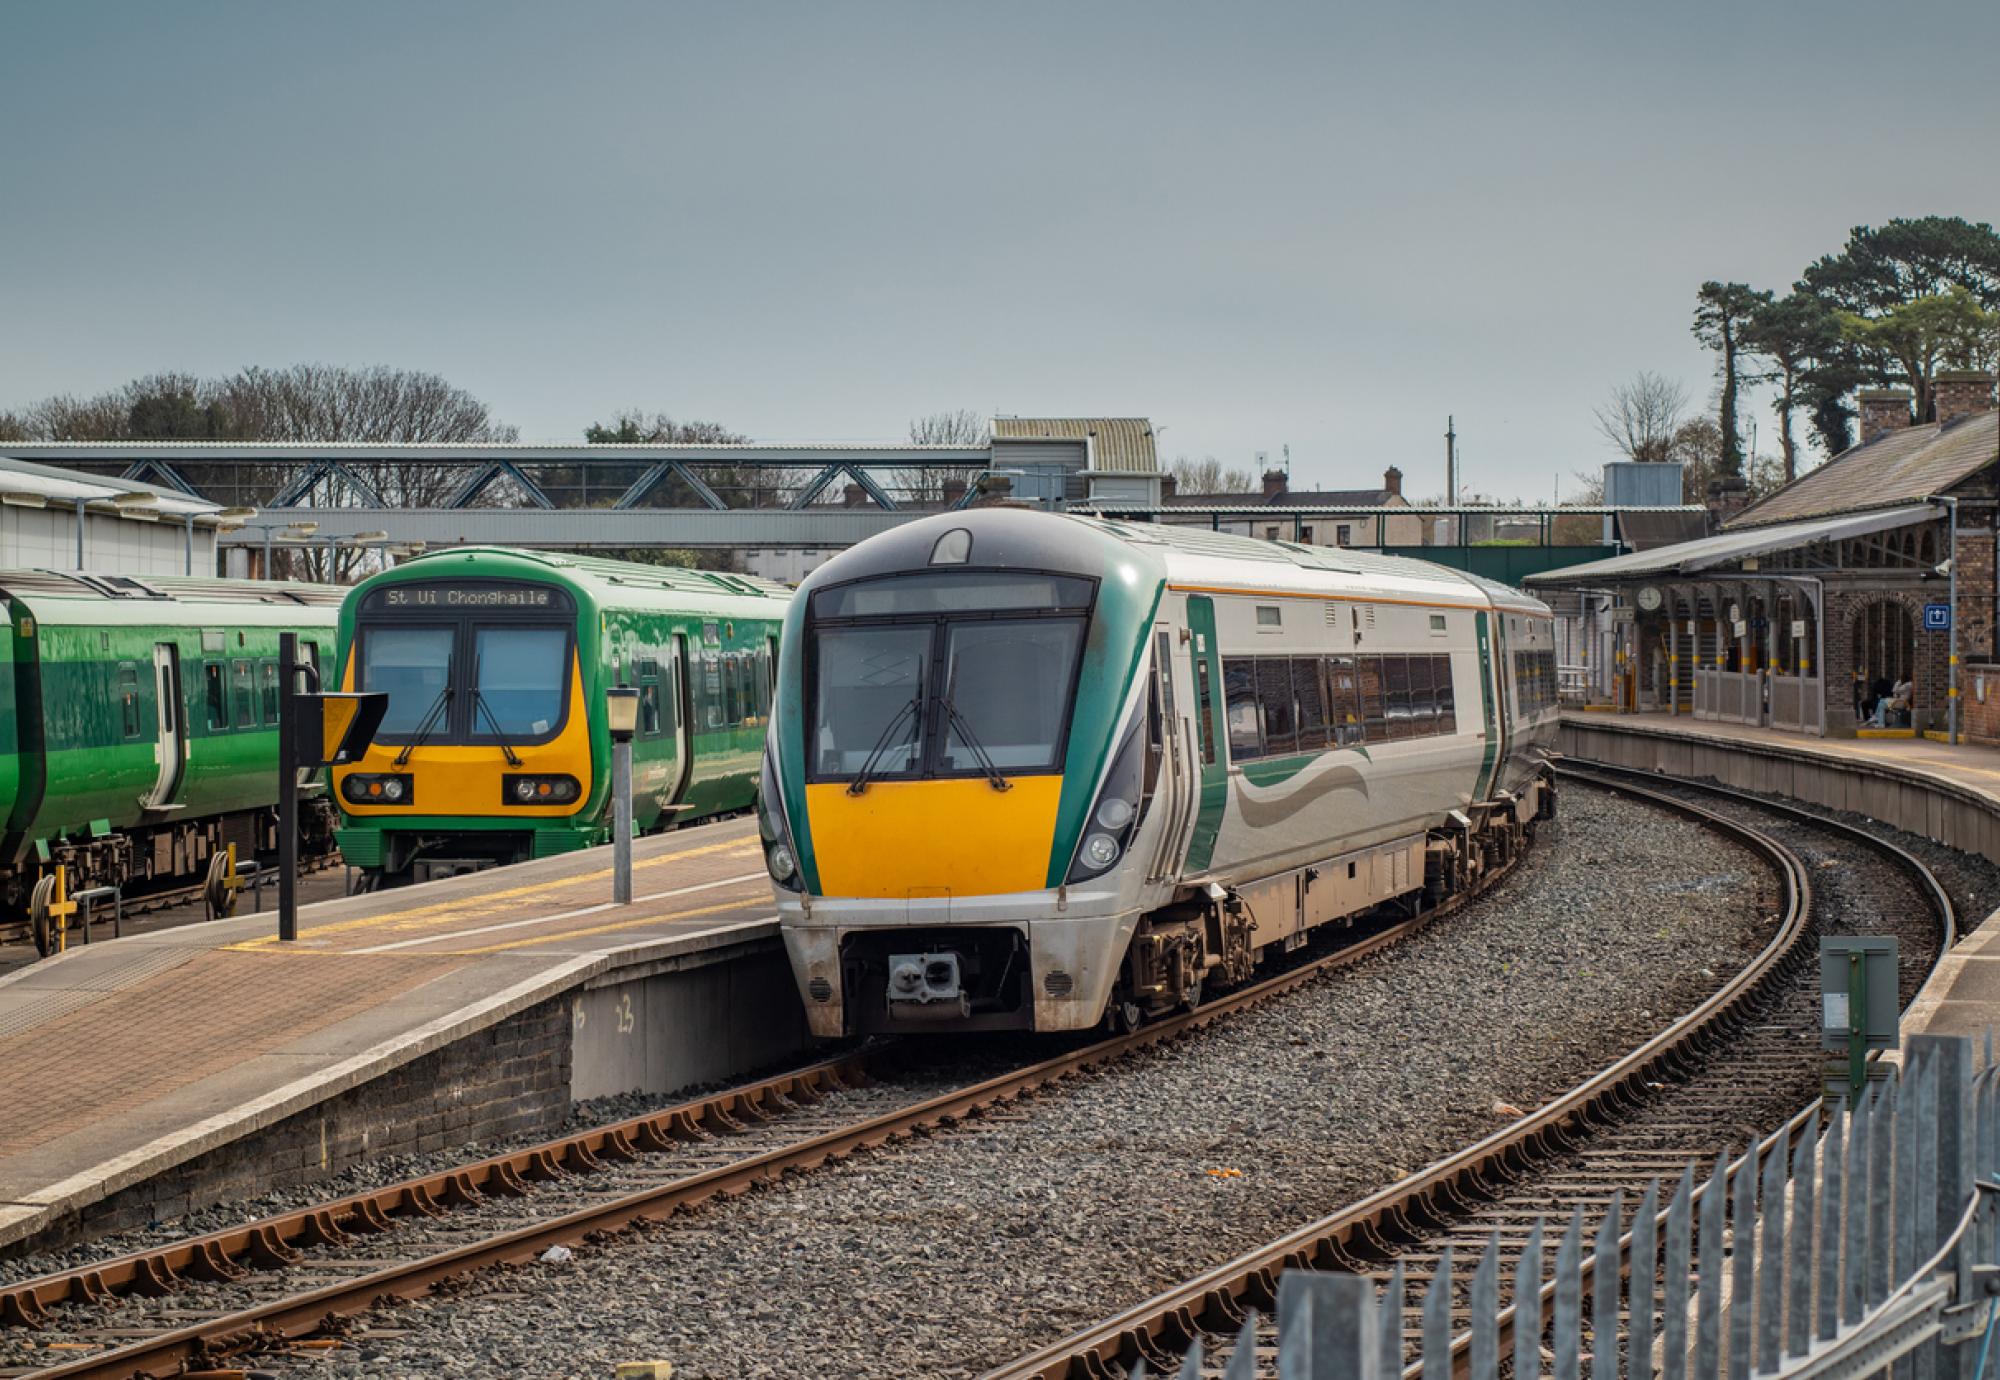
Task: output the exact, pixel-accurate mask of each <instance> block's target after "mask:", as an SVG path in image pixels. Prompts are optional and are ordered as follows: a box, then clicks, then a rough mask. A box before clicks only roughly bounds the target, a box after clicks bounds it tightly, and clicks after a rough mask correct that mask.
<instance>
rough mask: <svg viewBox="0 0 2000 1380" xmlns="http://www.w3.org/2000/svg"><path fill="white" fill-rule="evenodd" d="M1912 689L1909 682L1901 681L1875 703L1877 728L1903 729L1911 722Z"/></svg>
mask: <svg viewBox="0 0 2000 1380" xmlns="http://www.w3.org/2000/svg"><path fill="white" fill-rule="evenodd" d="M1911 689H1912V687H1911V685H1910V682H1909V681H1908V680H1899V681H1897V682H1896V683H1895V685H1894V686H1892V687H1890V689H1889V692H1888V693H1887V694H1886V695H1884V696H1883V697H1882V698H1881V699H1879V700H1877V701H1876V702H1875V718H1874V723H1875V727H1877V728H1901V727H1903V726H1904V725H1906V724H1908V723H1909V722H1910V693H1911Z"/></svg>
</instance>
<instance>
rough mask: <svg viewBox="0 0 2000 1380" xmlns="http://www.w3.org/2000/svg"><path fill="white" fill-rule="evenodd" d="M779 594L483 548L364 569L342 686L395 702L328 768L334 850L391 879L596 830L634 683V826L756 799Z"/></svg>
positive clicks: (596, 839)
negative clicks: (618, 700)
mask: <svg viewBox="0 0 2000 1380" xmlns="http://www.w3.org/2000/svg"><path fill="white" fill-rule="evenodd" d="M789 601H790V591H789V590H787V589H786V588H785V587H784V586H782V585H778V584H773V583H771V582H769V581H765V580H758V579H753V578H750V577H747V576H742V575H732V574H726V573H722V572H716V571H701V570H686V569H681V568H678V567H670V566H651V565H633V564H628V563H625V562H621V561H609V560H599V559H596V558H592V557H585V556H564V555H556V554H551V553H541V552H530V551H513V550H506V549H501V548H493V547H461V548H455V549H453V550H450V551H442V552H435V553H432V554H430V555H427V556H423V557H420V558H418V559H416V560H412V561H408V562H405V563H404V564H402V565H399V566H397V567H396V568H395V569H393V570H389V571H385V572H383V573H382V574H380V575H377V576H375V577H373V578H372V579H369V580H367V581H365V582H363V583H362V584H359V585H356V586H355V587H354V589H353V590H351V591H350V592H349V593H348V596H347V601H346V603H345V604H344V606H343V607H342V609H341V615H340V648H341V655H340V673H339V674H340V686H341V688H343V689H346V690H363V691H382V692H386V693H387V694H388V696H389V707H388V711H387V713H386V715H385V716H384V718H383V720H382V724H381V727H380V728H379V729H378V730H377V732H376V735H375V743H374V746H373V747H371V748H370V749H369V751H368V753H367V755H366V756H365V757H364V758H363V759H362V760H361V761H359V762H357V763H355V764H353V765H352V766H351V767H342V768H339V769H337V770H336V771H335V772H334V787H335V790H334V793H335V795H336V797H337V800H338V804H339V808H340V810H341V812H342V815H343V820H342V824H341V827H340V829H339V831H338V832H339V840H340V848H341V852H342V854H343V855H344V856H345V858H346V860H347V862H348V863H349V864H350V865H352V866H355V867H360V868H362V869H364V870H365V871H366V872H367V873H368V874H369V875H370V876H371V877H372V878H374V879H376V880H377V881H386V882H396V881H402V880H424V879H427V878H429V877H433V876H439V875H449V874H451V873H455V872H461V871H467V870H472V869H476V868H479V867H486V866H494V865H503V864H506V863H512V862H518V861H521V860H524V859H528V858H540V857H547V856H550V855H552V854H557V853H565V852H569V851H570V850H572V849H577V848H587V847H590V846H591V845H593V844H598V843H603V842H605V841H606V840H608V839H609V837H610V815H611V810H610V800H611V780H610V762H611V737H610V732H609V729H608V728H607V726H606V722H605V705H606V695H605V692H606V691H607V690H608V689H610V688H611V687H613V686H619V685H625V686H634V687H636V688H637V689H638V691H639V703H640V709H639V725H638V731H637V734H636V736H635V737H634V739H633V754H632V755H633V822H634V825H635V827H636V828H637V829H638V830H640V831H651V830H656V829H662V828H668V827H672V826H673V825H676V824H681V823H685V822H687V821H690V820H695V819H702V818H707V817H710V816H714V815H719V814H727V813H731V812H735V811H740V810H746V809H748V808H750V806H751V804H752V803H753V799H754V796H755V793H756V786H757V769H758V762H759V757H760V754H761V752H762V749H763V743H764V731H765V724H766V721H767V719H768V716H769V714H770V708H771V690H772V685H773V666H774V663H775V658H776V656H777V644H778V636H779V632H780V630H781V627H782V622H783V619H784V615H785V608H786V606H787V604H788V603H789Z"/></svg>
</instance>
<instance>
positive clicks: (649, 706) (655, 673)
mask: <svg viewBox="0 0 2000 1380" xmlns="http://www.w3.org/2000/svg"><path fill="white" fill-rule="evenodd" d="M632 673H633V675H634V676H635V677H637V679H638V681H639V736H640V737H641V738H657V737H659V736H660V663H659V661H658V660H656V659H655V658H653V657H641V658H640V659H639V660H638V661H637V662H636V663H634V665H633V667H632Z"/></svg>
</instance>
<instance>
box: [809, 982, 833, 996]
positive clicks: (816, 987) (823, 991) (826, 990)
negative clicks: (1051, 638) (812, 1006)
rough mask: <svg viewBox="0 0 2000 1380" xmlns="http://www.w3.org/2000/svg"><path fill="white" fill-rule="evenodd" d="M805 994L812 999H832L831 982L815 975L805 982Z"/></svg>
mask: <svg viewBox="0 0 2000 1380" xmlns="http://www.w3.org/2000/svg"><path fill="white" fill-rule="evenodd" d="M806 994H807V995H808V996H810V997H811V998H812V999H813V1000H814V1001H832V1000H833V984H832V983H830V982H828V981H827V980H826V979H825V978H822V977H816V978H814V979H813V980H812V981H811V982H808V983H807V984H806Z"/></svg>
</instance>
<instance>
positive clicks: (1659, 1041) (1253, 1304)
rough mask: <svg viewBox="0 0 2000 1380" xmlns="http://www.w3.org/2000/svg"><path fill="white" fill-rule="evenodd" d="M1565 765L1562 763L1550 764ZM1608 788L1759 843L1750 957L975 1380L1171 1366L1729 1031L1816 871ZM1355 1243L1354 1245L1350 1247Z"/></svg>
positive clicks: (1571, 1134) (1806, 924)
mask: <svg viewBox="0 0 2000 1380" xmlns="http://www.w3.org/2000/svg"><path fill="white" fill-rule="evenodd" d="M1558 770H1559V771H1560V770H1561V768H1558ZM1617 789H1620V790H1623V791H1625V792H1626V793H1628V794H1633V795H1637V796H1640V797H1643V798H1646V799H1648V800H1650V801H1651V802H1653V803H1655V804H1658V805H1660V806H1661V807H1663V808H1666V809H1669V810H1673V811H1675V812H1676V813H1679V814H1681V815H1684V816H1686V817H1687V818H1690V819H1693V820H1695V821H1697V822H1699V823H1701V824H1702V825H1704V826H1705V827H1708V828H1710V829H1713V830H1715V831H1716V832H1717V833H1720V834H1723V835H1725V836H1727V837H1730V838H1733V839H1735V840H1736V841H1738V842H1740V843H1742V844H1744V845H1745V846H1746V847H1749V848H1751V849H1752V850H1753V851H1755V852H1757V853H1759V854H1761V855H1763V856H1764V857H1765V858H1766V859H1767V860H1768V861H1769V862H1770V863H1771V864H1772V866H1773V868H1774V870H1775V871H1776V873H1777V875H1778V877H1779V879H1780V883H1781V887H1782V891H1783V905H1782V913H1781V916H1780V920H1779V925H1778V928H1777V931H1776V932H1775V933H1774V934H1773V935H1772V937H1771V939H1770V940H1769V942H1768V943H1766V945H1765V946H1764V948H1763V949H1762V950H1761V951H1760V952H1759V953H1758V954H1757V956H1756V957H1755V958H1753V959H1752V960H1751V961H1750V963H1749V964H1747V965H1746V966H1745V967H1744V968H1742V969H1741V970H1739V971H1738V972H1737V973H1736V974H1735V975H1734V976H1733V977H1731V978H1730V979H1729V981H1727V982H1726V983H1724V984H1723V985H1722V987H1721V988H1720V989H1719V990H1718V991H1716V992H1715V993H1714V994H1713V995H1711V996H1710V997H1709V998H1708V999H1707V1000H1705V1001H1703V1002H1702V1003H1701V1004H1700V1005H1698V1006H1696V1007H1695V1008H1694V1009H1693V1010H1691V1011H1689V1012H1687V1013H1686V1014H1685V1015H1683V1016H1681V1017H1680V1018H1679V1019H1678V1020H1676V1021H1675V1022H1674V1023H1673V1024H1672V1025H1670V1026H1668V1027H1667V1028H1666V1029H1665V1030H1663V1031H1661V1032H1660V1033H1659V1034H1657V1035H1655V1036H1654V1037H1653V1038H1652V1039H1650V1040H1648V1041H1647V1042H1646V1043H1645V1044H1643V1045H1641V1046H1639V1048H1637V1049H1635V1050H1633V1051H1631V1052H1630V1053H1628V1054H1626V1055H1625V1056H1624V1057H1623V1058H1621V1059H1619V1060H1618V1061H1617V1062H1616V1063H1614V1064H1612V1065H1611V1066H1610V1067H1608V1068H1605V1069H1603V1070H1600V1071H1599V1072H1598V1073H1596V1074H1593V1075H1592V1076H1591V1077H1590V1078H1588V1079H1586V1080H1585V1081H1584V1082H1582V1083H1580V1084H1578V1085H1577V1086H1576V1087H1574V1088H1572V1089H1570V1091H1568V1092H1567V1093H1564V1094H1563V1095H1561V1096H1560V1097H1557V1098H1555V1099H1554V1100H1552V1101H1550V1102H1548V1103H1547V1104H1545V1105H1544V1106H1542V1107H1540V1108H1537V1109H1536V1110H1535V1111H1532V1112H1529V1113H1528V1114H1527V1115H1525V1116H1522V1117H1520V1118H1518V1119H1517V1120H1515V1121H1513V1122H1512V1123H1510V1124H1509V1125H1507V1126H1505V1127H1502V1128H1501V1129H1500V1130H1498V1131H1496V1132H1494V1133H1493V1134H1492V1135H1490V1136H1487V1137H1486V1138H1485V1139H1483V1140H1481V1141H1479V1142H1478V1143H1477V1144H1474V1145H1471V1146H1468V1147H1466V1148H1465V1149H1463V1150H1461V1151H1459V1152H1457V1153H1456V1154H1453V1155H1450V1156H1448V1157H1446V1158H1445V1159H1442V1160H1439V1161H1437V1162H1436V1163H1434V1164H1432V1165H1431V1166H1429V1167H1428V1168H1426V1169H1423V1170H1420V1171H1418V1172H1417V1173H1415V1174H1412V1175H1410V1176H1408V1177H1406V1178H1404V1179H1402V1180H1400V1181H1398V1182H1397V1183H1395V1184H1392V1185H1390V1186H1389V1187H1387V1188H1384V1189H1381V1190H1379V1191H1377V1192H1375V1193H1373V1194H1370V1195H1369V1196H1367V1197H1365V1198H1363V1199H1361V1200H1360V1201H1359V1202H1356V1203H1353V1204H1351V1205H1349V1206H1347V1207H1344V1208H1341V1209H1340V1210H1338V1211H1337V1212H1334V1213H1332V1214H1330V1215H1328V1216H1326V1217H1322V1218H1320V1219H1319V1220H1318V1221H1315V1222H1312V1223H1309V1224H1308V1225H1306V1226H1304V1227H1301V1228H1299V1229H1297V1230H1295V1231H1293V1232H1291V1233H1289V1234H1288V1235H1286V1236H1284V1237H1281V1238H1280V1239H1278V1240H1276V1241H1273V1242H1270V1243H1267V1244H1266V1245H1263V1246H1260V1247H1257V1248H1255V1249H1254V1250H1251V1251H1249V1252H1246V1253H1245V1254H1243V1255H1240V1256H1238V1257H1237V1258H1236V1259H1234V1260H1231V1261H1229V1262H1227V1263H1226V1264H1223V1265H1220V1266H1217V1267H1216V1268H1214V1269H1212V1270H1209V1271H1207V1272H1206V1273H1204V1274H1202V1275H1200V1276H1199V1277H1197V1278H1195V1279H1193V1280H1190V1281H1188V1282H1186V1283H1184V1284H1180V1285H1176V1286H1175V1287H1173V1288H1171V1289H1169V1290H1167V1291H1165V1292H1164V1293H1161V1294H1158V1295H1156V1296H1154V1297H1153V1298H1151V1299H1148V1300H1146V1301H1145V1302H1144V1303H1141V1304H1138V1305H1137V1306H1135V1307H1133V1308H1129V1309H1127V1310H1125V1311H1124V1312H1122V1313H1120V1314H1118V1315H1117V1316H1115V1317H1112V1318H1109V1319H1106V1320H1105V1321H1103V1322H1100V1323H1097V1324H1095V1325H1093V1326H1091V1327H1088V1328H1085V1329H1083V1330H1082V1331H1079V1332H1076V1333H1073V1334H1071V1335H1070V1336H1068V1337H1065V1338H1063V1339H1062V1340H1061V1341H1058V1342H1056V1343H1054V1344H1052V1345H1050V1346H1047V1347H1043V1348H1041V1349H1040V1350H1038V1351H1035V1352H1034V1353H1032V1354H1030V1355H1028V1356H1024V1357H1021V1358H1020V1359H1018V1360H1015V1361H1012V1362H1009V1363H1007V1364H1006V1365H1003V1366H1001V1367H999V1368H998V1369H995V1370H992V1371H989V1372H987V1374H986V1376H985V1377H984V1378H983V1380H1031V1378H1032V1380H1080V1378H1081V1377H1102V1376H1108V1375H1111V1374H1113V1373H1114V1372H1113V1369H1112V1368H1113V1367H1114V1366H1117V1367H1126V1368H1129V1367H1130V1366H1132V1365H1133V1364H1134V1363H1137V1362H1140V1361H1144V1362H1145V1363H1146V1365H1147V1367H1148V1369H1149V1371H1152V1372H1154V1373H1158V1372H1160V1371H1165V1372H1166V1373H1168V1374H1171V1373H1173V1369H1174V1367H1175V1366H1176V1365H1178V1358H1179V1356H1180V1355H1181V1354H1182V1353H1184V1352H1185V1351H1186V1350H1187V1349H1188V1348H1189V1347H1191V1346H1192V1345H1193V1344H1194V1343H1195V1342H1196V1340H1198V1339H1199V1338H1200V1337H1202V1335H1203V1334H1204V1333H1207V1334H1222V1335H1234V1334H1235V1332H1236V1331H1237V1329H1238V1328H1240V1327H1241V1325H1242V1323H1243V1321H1244V1319H1245V1318H1246V1317H1247V1316H1248V1314H1249V1312H1250V1310H1252V1309H1259V1310H1264V1311H1267V1312H1268V1311H1269V1310H1270V1309H1272V1308H1273V1307H1274V1306H1275V1305H1276V1302H1277V1295H1278V1277H1279V1275H1281V1274H1282V1273H1283V1272H1284V1271H1285V1270H1287V1269H1343V1268H1347V1267H1348V1266H1350V1265H1351V1264H1352V1263H1353V1260H1354V1257H1355V1255H1356V1254H1361V1255H1367V1254H1371V1253H1373V1248H1378V1247H1379V1246H1381V1245H1382V1244H1385V1243H1388V1242H1394V1241H1396V1240H1399V1239H1407V1238H1408V1237H1409V1236H1410V1235H1411V1234H1412V1232H1411V1227H1412V1225H1413V1224H1441V1223H1444V1222H1448V1221H1450V1220H1452V1219H1454V1218H1456V1217H1459V1216H1462V1215H1463V1213H1464V1212H1465V1210H1466V1208H1467V1206H1468V1205H1469V1204H1473V1203H1478V1202H1481V1201H1482V1200H1490V1199H1492V1198H1493V1197H1495V1196H1496V1191H1495V1185H1496V1184H1498V1183H1504V1182H1506V1181H1507V1180H1509V1179H1511V1178H1514V1177H1517V1176H1518V1175H1519V1174H1521V1173H1522V1172H1523V1171H1525V1170H1527V1169H1529V1168H1530V1167H1532V1166H1533V1165H1535V1164H1538V1163H1542V1162H1546V1161H1548V1160H1550V1159H1552V1158H1554V1157H1555V1156H1556V1155H1558V1154H1560V1153H1561V1152H1562V1151H1564V1150H1566V1149H1567V1148H1568V1147H1569V1144H1570V1143H1571V1142H1572V1141H1573V1140H1575V1139H1577V1138H1579V1137H1580V1136H1581V1135H1582V1134H1583V1133H1586V1132H1587V1131H1588V1130H1589V1129H1590V1128H1591V1127H1592V1126H1594V1125H1596V1124H1600V1123H1603V1122H1608V1121H1611V1120H1615V1119H1616V1118H1617V1117H1618V1115H1619V1112H1620V1109H1621V1107H1623V1106H1625V1105H1629V1104H1634V1103H1637V1102H1638V1101H1640V1100H1642V1099H1643V1098H1644V1097H1645V1096H1646V1090H1645V1087H1644V1085H1645V1084H1646V1083H1648V1082H1654V1081H1664V1076H1670V1075H1671V1074H1672V1073H1673V1071H1675V1070H1676V1068H1677V1067H1680V1066H1685V1065H1686V1064H1688V1063H1689V1062H1691V1061H1692V1060H1694V1059H1695V1058H1697V1057H1698V1056H1699V1053H1700V1051H1701V1049H1703V1048H1705V1047H1708V1046H1710V1045H1712V1044H1713V1043H1715V1042H1717V1041H1719V1040H1721V1039H1724V1038H1726V1037H1727V1036H1728V1035H1729V1034H1730V1033H1731V1031H1732V1030H1733V1029H1734V1028H1735V1027H1736V1026H1737V1024H1738V1023H1739V1020H1740V1018H1741V1017H1742V1016H1743V1015H1744V1014H1745V1012H1746V1009H1747V1008H1748V1007H1749V1005H1750V1004H1751V1003H1752V1002H1753V1001H1754V1000H1755V999H1756V998H1758V997H1759V996H1761V995H1762V994H1763V993H1764V992H1766V991H1767V990H1769V989H1770V987H1771V986H1772V984H1774V983H1775V982H1777V981H1779V980H1780V979H1782V978H1783V977H1784V976H1786V975H1787V974H1788V973H1790V972H1791V971H1792V970H1793V969H1794V968H1796V966H1797V965H1798V964H1799V963H1800V962H1802V961H1803V960H1804V949H1803V946H1802V945H1801V943H1800V941H1801V940H1802V939H1803V938H1804V936H1805V935H1806V934H1807V933H1808V932H1809V931H1810V928H1811V919H1812V883H1811V879H1810V877H1809V875H1808V873H1807V870H1806V867H1805V864H1804V862H1803V861H1802V860H1801V859H1800V858H1799V857H1798V855H1797V854H1795V853H1794V852H1792V851H1791V850H1790V849H1788V848H1786V847H1785V846H1784V845H1783V844H1781V843H1779V842H1778V841H1777V840H1775V839H1773V838H1771V837H1770V836H1769V835H1767V834H1764V833H1762V832H1761V831H1759V830H1756V829H1753V828H1750V827H1749V826H1747V825H1744V824H1741V823H1739V822H1737V821H1734V820H1731V819H1729V818H1727V817H1726V816H1723V815H1720V814H1717V813H1715V812H1713V811H1710V810H1706V809H1703V808H1702V807H1701V806H1698V805H1694V804H1691V803H1690V802H1687V801H1684V800H1680V799H1677V798H1675V797H1673V796H1668V795H1662V794H1660V793H1658V792H1654V791H1648V790H1643V789H1641V788H1638V787H1634V786H1629V785H1623V784H1621V785H1619V786H1618V787H1617ZM1350 1244H1352V1245H1353V1246H1354V1247H1356V1248H1358V1249H1357V1250H1354V1251H1350V1250H1349V1249H1348V1248H1349V1246H1350Z"/></svg>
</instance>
